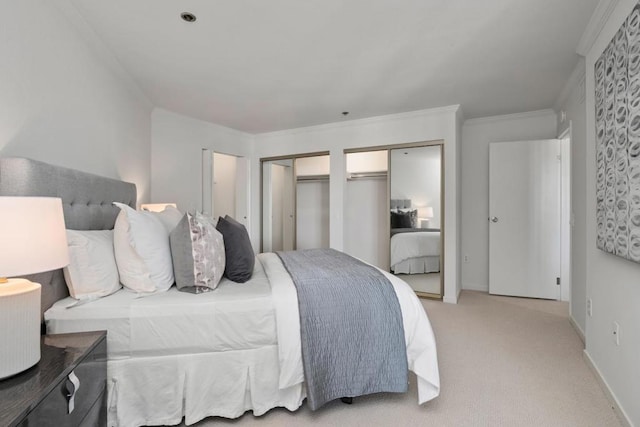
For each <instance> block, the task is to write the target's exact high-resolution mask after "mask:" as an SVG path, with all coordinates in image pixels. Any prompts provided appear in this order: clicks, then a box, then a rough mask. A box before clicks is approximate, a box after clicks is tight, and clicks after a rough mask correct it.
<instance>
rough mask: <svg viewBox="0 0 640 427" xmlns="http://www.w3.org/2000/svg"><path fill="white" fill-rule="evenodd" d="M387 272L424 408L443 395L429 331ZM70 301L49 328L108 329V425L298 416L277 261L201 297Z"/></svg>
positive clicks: (173, 294)
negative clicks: (283, 413) (280, 412)
mask: <svg viewBox="0 0 640 427" xmlns="http://www.w3.org/2000/svg"><path fill="white" fill-rule="evenodd" d="M385 275H386V276H387V277H388V279H389V280H390V281H391V283H392V284H393V287H394V290H395V291H396V295H397V296H398V300H399V302H400V306H401V309H402V318H403V324H404V329H405V338H406V344H407V360H408V362H409V363H408V364H409V369H410V370H411V371H413V372H415V373H416V374H417V376H418V403H424V402H426V401H428V400H430V399H433V398H434V397H436V396H438V394H439V391H440V379H439V373H438V363H437V354H436V345H435V339H434V335H433V331H432V329H431V325H430V323H429V320H428V318H427V315H426V313H425V312H424V309H423V307H422V305H421V303H420V301H419V300H418V298H417V297H416V295H415V293H414V292H413V290H412V289H411V288H410V287H409V285H407V284H406V283H405V282H404V281H402V280H400V279H398V278H396V277H394V276H392V275H390V274H388V273H385ZM267 277H268V279H267ZM70 302H71V301H70V300H69V299H66V300H62V301H59V302H58V303H56V304H55V306H54V307H52V308H51V309H50V310H48V311H47V312H46V313H45V319H46V322H47V329H48V332H49V333H63V332H75V331H81V330H95V329H107V330H108V331H109V333H108V335H107V337H108V346H109V347H108V352H109V361H108V389H109V425H110V426H118V425H120V426H125V425H126V426H129V425H158V424H160V425H161V424H175V423H179V422H180V420H181V419H182V417H183V416H184V417H185V422H186V424H187V425H189V424H192V423H195V422H197V421H199V420H200V419H202V418H204V417H207V416H212V415H216V416H223V417H229V418H234V417H238V416H240V415H241V414H242V413H244V412H246V411H248V410H252V411H253V413H254V415H261V414H263V413H264V412H266V411H268V410H269V409H270V408H273V407H276V406H283V407H286V408H287V409H289V410H295V409H296V408H298V407H299V406H300V405H301V404H302V401H303V399H304V397H305V392H304V375H303V368H302V353H301V345H300V326H299V317H298V304H297V295H296V290H295V286H294V284H293V282H292V281H291V279H290V277H289V275H288V273H287V272H286V270H285V268H284V266H283V265H282V263H281V261H280V258H279V257H278V256H277V255H276V254H271V253H268V254H260V255H258V257H257V262H256V268H255V272H254V277H253V278H252V279H251V280H250V281H249V282H247V283H244V284H238V283H233V282H228V281H225V282H222V283H221V284H220V286H219V287H218V289H216V290H215V291H214V292H210V293H207V294H200V295H192V294H187V293H182V292H178V291H176V290H175V288H172V289H171V290H170V291H168V292H166V293H163V294H158V295H153V296H149V297H144V298H135V295H133V294H131V293H129V292H127V291H120V292H117V293H116V294H114V295H111V296H109V297H106V298H103V299H101V300H98V301H94V302H91V303H88V304H85V305H79V306H75V307H72V308H69V309H67V308H65V307H67V306H68V305H69V304H70ZM110 316H113V318H112V319H111V318H110ZM127 316H129V317H127ZM127 318H128V319H130V320H128V321H127Z"/></svg>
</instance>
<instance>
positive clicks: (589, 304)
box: [587, 298, 593, 317]
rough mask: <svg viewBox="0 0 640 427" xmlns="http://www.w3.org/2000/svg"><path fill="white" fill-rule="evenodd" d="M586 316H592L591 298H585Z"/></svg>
mask: <svg viewBox="0 0 640 427" xmlns="http://www.w3.org/2000/svg"><path fill="white" fill-rule="evenodd" d="M587 316H589V317H591V316H593V302H592V301H591V298H587Z"/></svg>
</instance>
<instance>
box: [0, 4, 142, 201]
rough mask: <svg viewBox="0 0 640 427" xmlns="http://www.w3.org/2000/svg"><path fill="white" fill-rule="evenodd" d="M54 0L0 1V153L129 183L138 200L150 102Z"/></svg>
mask: <svg viewBox="0 0 640 427" xmlns="http://www.w3.org/2000/svg"><path fill="white" fill-rule="evenodd" d="M58 3H64V2H49V1H42V0H20V1H2V2H0V34H1V36H0V58H1V59H0V61H1V63H2V65H1V66H0V156H3V157H8V156H18V157H29V158H32V159H36V160H41V161H45V162H48V163H53V164H56V165H61V166H66V167H70V168H74V169H79V170H83V171H87V172H91V173H95V174H98V175H102V176H107V177H110V178H116V179H122V180H124V181H129V182H133V183H135V184H136V186H137V188H138V201H139V202H145V201H147V200H148V199H149V180H150V173H151V172H150V141H151V108H152V107H151V104H150V103H149V102H148V101H147V100H146V98H144V96H143V95H142V94H141V92H140V91H139V89H138V88H137V87H136V86H135V84H133V83H132V80H131V79H130V78H129V77H128V76H127V75H126V74H124V72H123V71H122V69H119V68H118V64H117V63H115V61H114V60H113V57H110V54H109V51H108V50H107V49H106V48H105V47H104V46H102V45H101V44H100V42H99V40H97V38H96V36H95V34H93V33H92V32H91V30H88V29H86V28H81V27H78V26H77V25H76V21H73V20H72V18H73V16H72V15H73V10H68V9H58V7H62V6H61V5H58Z"/></svg>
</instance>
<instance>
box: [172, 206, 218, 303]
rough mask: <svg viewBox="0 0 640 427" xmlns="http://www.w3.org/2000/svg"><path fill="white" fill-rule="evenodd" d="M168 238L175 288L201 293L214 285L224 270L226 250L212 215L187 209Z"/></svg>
mask: <svg viewBox="0 0 640 427" xmlns="http://www.w3.org/2000/svg"><path fill="white" fill-rule="evenodd" d="M169 240H170V242H171V258H172V259H173V272H174V275H175V278H176V286H177V287H178V290H180V291H186V292H193V293H200V292H206V291H209V290H212V289H215V288H216V287H217V286H218V283H219V282H220V279H222V275H223V273H224V268H225V252H224V241H223V238H222V234H220V232H219V231H218V230H216V226H215V224H214V223H213V219H211V218H208V217H206V216H204V215H201V214H199V213H196V214H195V216H194V215H191V214H190V213H186V214H185V215H184V216H183V217H182V219H181V220H180V222H179V223H178V225H177V226H176V227H175V228H174V229H173V231H172V232H171V234H170V235H169Z"/></svg>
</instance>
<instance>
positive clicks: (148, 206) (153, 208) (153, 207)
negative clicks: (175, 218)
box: [140, 203, 178, 212]
mask: <svg viewBox="0 0 640 427" xmlns="http://www.w3.org/2000/svg"><path fill="white" fill-rule="evenodd" d="M167 206H171V207H174V208H177V207H178V206H177V205H176V204H175V203H143V204H142V205H140V209H142V210H143V211H149V212H162V211H163V210H165V209H166V208H167Z"/></svg>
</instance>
